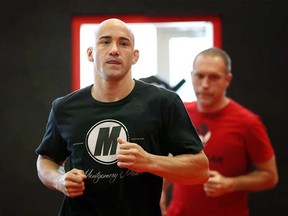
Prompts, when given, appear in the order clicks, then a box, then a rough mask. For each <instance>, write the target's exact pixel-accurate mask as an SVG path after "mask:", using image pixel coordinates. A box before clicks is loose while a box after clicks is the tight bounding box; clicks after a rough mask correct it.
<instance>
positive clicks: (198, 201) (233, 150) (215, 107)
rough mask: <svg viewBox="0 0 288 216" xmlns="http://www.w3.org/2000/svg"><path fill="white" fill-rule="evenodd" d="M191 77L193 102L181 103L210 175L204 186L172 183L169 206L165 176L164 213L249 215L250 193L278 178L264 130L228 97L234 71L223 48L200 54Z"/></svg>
mask: <svg viewBox="0 0 288 216" xmlns="http://www.w3.org/2000/svg"><path fill="white" fill-rule="evenodd" d="M191 76H192V84H193V87H194V90H195V94H196V97H197V102H192V103H185V106H186V109H187V111H188V113H189V115H190V117H191V119H192V122H193V124H194V125H195V127H196V129H197V132H198V134H199V136H200V138H201V139H202V142H203V144H204V146H205V148H204V151H205V153H206V155H207V157H208V159H209V164H210V178H209V180H208V182H207V183H205V184H204V185H194V186H188V185H183V184H177V183H175V184H174V185H173V190H172V198H171V202H170V204H169V206H168V208H167V209H166V205H165V203H166V189H167V188H168V185H169V182H167V181H166V180H165V184H164V187H163V192H162V200H161V208H162V215H167V216H192V215H193V216H231V215H233V216H247V215H249V210H248V204H247V197H248V192H250V191H262V190H266V189H271V188H273V187H275V185H276V184H277V182H278V173H277V167H276V162H275V155H274V150H273V148H272V145H271V143H270V140H269V137H268V134H267V131H266V129H265V126H264V125H263V123H262V121H261V119H260V118H259V116H258V115H256V114H254V113H252V112H251V111H250V110H248V109H247V108H244V107H243V106H241V105H240V104H238V103H237V102H235V101H234V100H232V99H231V98H228V97H227V96H226V90H227V88H228V86H229V85H230V82H231V80H232V74H231V60H230V57H229V56H228V55H227V53H226V52H225V51H223V50H221V49H217V48H210V49H207V50H204V51H202V52H201V53H199V54H198V55H197V56H196V58H195V60H194V63H193V71H192V73H191ZM252 168H253V169H252ZM166 210H167V212H166Z"/></svg>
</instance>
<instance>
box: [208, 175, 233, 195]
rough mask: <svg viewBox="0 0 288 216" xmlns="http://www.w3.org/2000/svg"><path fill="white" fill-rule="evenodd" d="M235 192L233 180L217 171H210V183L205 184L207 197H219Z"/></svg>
mask: <svg viewBox="0 0 288 216" xmlns="http://www.w3.org/2000/svg"><path fill="white" fill-rule="evenodd" d="M233 190H234V186H233V180H232V178H228V177H225V176H223V175H221V174H220V173H219V172H217V171H215V170H211V171H210V177H209V180H208V182H206V183H205V184H204V191H205V193H206V195H207V196H210V197H218V196H221V195H223V194H226V193H229V192H232V191H233Z"/></svg>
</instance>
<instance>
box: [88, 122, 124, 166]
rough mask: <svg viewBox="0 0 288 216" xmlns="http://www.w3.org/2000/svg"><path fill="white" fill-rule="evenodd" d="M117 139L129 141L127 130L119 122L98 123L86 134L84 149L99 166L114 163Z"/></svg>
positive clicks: (115, 160)
mask: <svg viewBox="0 0 288 216" xmlns="http://www.w3.org/2000/svg"><path fill="white" fill-rule="evenodd" d="M118 137H120V138H122V139H124V140H129V139H128V132H127V129H126V127H125V126H124V125H123V124H122V123H121V122H119V121H116V120H113V119H109V120H105V121H101V122H98V123H97V124H95V125H94V126H93V127H92V128H91V129H90V130H89V132H88V133H87V136H86V140H85V141H86V142H85V145H86V149H87V151H88V153H89V155H90V156H91V157H92V158H93V159H94V160H96V161H97V162H99V163H101V164H107V165H108V164H113V163H116V162H117V153H118V149H119V144H118V142H117V138H118Z"/></svg>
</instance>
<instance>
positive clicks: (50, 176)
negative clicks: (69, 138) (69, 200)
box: [37, 155, 87, 197]
mask: <svg viewBox="0 0 288 216" xmlns="http://www.w3.org/2000/svg"><path fill="white" fill-rule="evenodd" d="M37 171H38V176H39V179H40V180H41V181H42V183H43V184H44V185H46V186H47V187H48V188H50V189H53V190H58V191H60V192H62V193H63V194H64V195H66V196H68V197H76V196H80V195H82V194H83V191H84V189H85V186H84V180H85V179H86V178H87V177H86V175H85V174H84V172H83V171H82V170H78V169H72V170H71V171H69V172H67V173H65V172H64V163H56V162H55V161H53V160H52V159H51V158H49V157H46V156H42V155H39V156H38V159H37Z"/></svg>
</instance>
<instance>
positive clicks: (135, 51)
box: [132, 49, 139, 65]
mask: <svg viewBox="0 0 288 216" xmlns="http://www.w3.org/2000/svg"><path fill="white" fill-rule="evenodd" d="M138 59H139V50H137V49H136V50H134V53H133V61H132V64H133V65H134V64H136V63H137V61H138Z"/></svg>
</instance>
